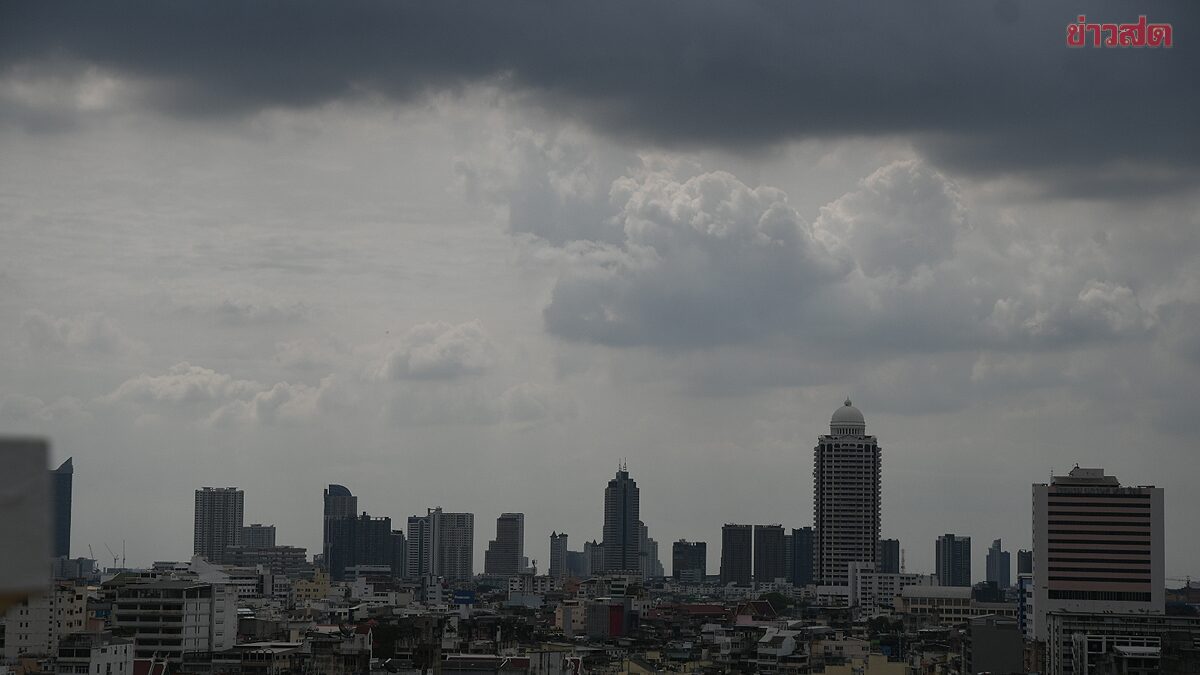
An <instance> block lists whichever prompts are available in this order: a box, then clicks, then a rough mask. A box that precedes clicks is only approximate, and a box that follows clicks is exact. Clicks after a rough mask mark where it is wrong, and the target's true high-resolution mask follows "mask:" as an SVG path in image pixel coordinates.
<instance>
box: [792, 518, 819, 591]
mask: <svg viewBox="0 0 1200 675" xmlns="http://www.w3.org/2000/svg"><path fill="white" fill-rule="evenodd" d="M814 539H815V537H814V535H813V529H812V528H811V527H801V528H799V529H793V530H792V536H791V547H792V585H794V586H801V587H803V586H808V585H809V584H811V583H813V581H814V578H815V577H814V576H813V553H814V549H813V542H814Z"/></svg>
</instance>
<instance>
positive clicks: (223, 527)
mask: <svg viewBox="0 0 1200 675" xmlns="http://www.w3.org/2000/svg"><path fill="white" fill-rule="evenodd" d="M245 499H246V495H245V493H243V492H242V491H241V490H239V489H237V488H235V487H227V488H212V487H206V488H201V489H199V490H196V509H195V527H194V529H193V537H192V554H193V555H199V556H204V558H205V559H206V560H208V561H209V562H211V563H218V564H219V563H221V562H223V560H224V555H225V547H226V546H236V545H237V544H239V543H240V541H239V537H240V536H241V533H242V513H243V508H244V506H245Z"/></svg>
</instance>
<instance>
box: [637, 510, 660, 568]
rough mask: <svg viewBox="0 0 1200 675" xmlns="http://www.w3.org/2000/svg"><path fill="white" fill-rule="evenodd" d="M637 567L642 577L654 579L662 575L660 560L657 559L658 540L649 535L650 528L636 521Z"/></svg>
mask: <svg viewBox="0 0 1200 675" xmlns="http://www.w3.org/2000/svg"><path fill="white" fill-rule="evenodd" d="M638 531H639V534H638V568H639V569H640V570H641V574H642V579H654V578H659V577H662V576H663V569H662V562H660V561H659V559H658V542H657V541H655V539H654V538H653V537H651V536H650V528H648V527H646V524H645V523H643V522H641V521H640V520H639V521H638Z"/></svg>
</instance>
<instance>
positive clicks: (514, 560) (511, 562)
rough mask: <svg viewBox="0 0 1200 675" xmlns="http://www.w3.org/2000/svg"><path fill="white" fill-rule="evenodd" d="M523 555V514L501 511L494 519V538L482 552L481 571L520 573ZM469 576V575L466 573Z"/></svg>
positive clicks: (507, 573)
mask: <svg viewBox="0 0 1200 675" xmlns="http://www.w3.org/2000/svg"><path fill="white" fill-rule="evenodd" d="M524 557H525V514H524V513H502V514H500V517H499V518H497V519H496V538H495V539H493V540H492V541H489V542H488V547H487V550H486V551H484V553H483V573H484V574H496V575H504V576H512V575H514V574H518V573H520V571H521V569H522V567H524V563H523V561H522V559H523V558H524ZM468 576H469V575H468Z"/></svg>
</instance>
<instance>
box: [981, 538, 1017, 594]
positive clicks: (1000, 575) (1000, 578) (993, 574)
mask: <svg viewBox="0 0 1200 675" xmlns="http://www.w3.org/2000/svg"><path fill="white" fill-rule="evenodd" d="M986 579H987V581H990V582H992V583H994V584H996V586H997V587H999V588H1001V589H1005V588H1008V587H1009V586H1011V585H1012V556H1011V555H1010V554H1009V552H1008V551H1004V550H1001V548H1000V540H999V539H996V540H994V541H993V542H992V545H991V546H990V547H989V548H988V552H987V577H986Z"/></svg>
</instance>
